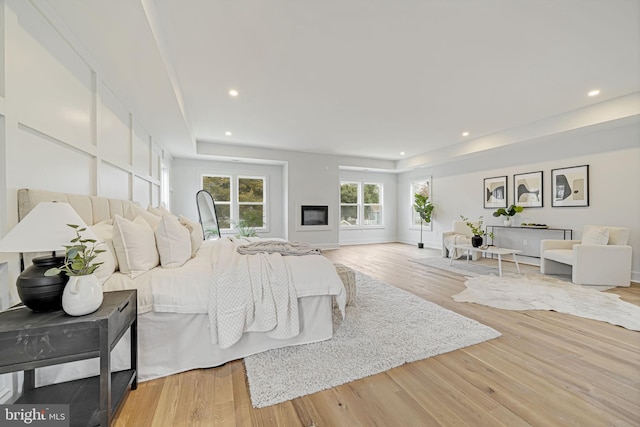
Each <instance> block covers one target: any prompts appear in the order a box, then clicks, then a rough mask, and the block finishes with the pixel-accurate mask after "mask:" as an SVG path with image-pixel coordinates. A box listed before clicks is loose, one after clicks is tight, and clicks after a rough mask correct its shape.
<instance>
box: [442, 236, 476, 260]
mask: <svg viewBox="0 0 640 427" xmlns="http://www.w3.org/2000/svg"><path fill="white" fill-rule="evenodd" d="M470 244H471V238H470V237H467V236H464V235H462V234H454V235H453V236H447V237H445V238H444V246H445V248H447V250H448V251H449V258H453V259H456V258H460V257H461V256H463V255H465V254H466V253H467V252H466V251H465V250H463V249H456V248H454V247H453V245H470Z"/></svg>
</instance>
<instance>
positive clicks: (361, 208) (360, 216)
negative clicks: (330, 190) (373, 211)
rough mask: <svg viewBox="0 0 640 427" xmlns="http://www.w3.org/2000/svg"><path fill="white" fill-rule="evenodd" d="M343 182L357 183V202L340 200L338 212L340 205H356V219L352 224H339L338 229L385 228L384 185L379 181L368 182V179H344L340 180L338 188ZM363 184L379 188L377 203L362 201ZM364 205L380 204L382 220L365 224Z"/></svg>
mask: <svg viewBox="0 0 640 427" xmlns="http://www.w3.org/2000/svg"><path fill="white" fill-rule="evenodd" d="M344 184H357V185H358V202H357V203H342V202H340V212H339V214H341V213H342V206H356V207H357V208H358V221H357V223H356V224H354V225H342V224H340V230H374V229H383V228H385V216H386V215H385V214H384V203H383V202H384V197H383V195H384V185H383V184H382V183H381V182H369V181H355V180H344V181H340V188H342V185H344ZM365 185H377V186H378V188H380V202H379V203H364V187H365ZM365 206H380V210H381V215H382V221H381V224H374V225H365V224H363V222H364V207H365Z"/></svg>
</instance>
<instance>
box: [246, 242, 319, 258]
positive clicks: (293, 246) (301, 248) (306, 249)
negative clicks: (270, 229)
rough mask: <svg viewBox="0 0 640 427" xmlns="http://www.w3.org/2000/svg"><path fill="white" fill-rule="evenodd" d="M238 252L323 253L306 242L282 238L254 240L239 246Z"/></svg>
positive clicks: (248, 253) (253, 253)
mask: <svg viewBox="0 0 640 427" xmlns="http://www.w3.org/2000/svg"><path fill="white" fill-rule="evenodd" d="M238 253H240V254H242V255H255V254H259V253H267V254H273V253H279V254H281V255H297V256H300V255H322V251H321V250H320V249H317V248H312V247H311V246H309V245H308V244H306V243H300V242H293V243H292V242H286V241H281V240H264V241H260V242H253V243H250V244H248V245H242V246H239V247H238Z"/></svg>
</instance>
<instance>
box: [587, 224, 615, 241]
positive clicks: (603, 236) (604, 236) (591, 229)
mask: <svg viewBox="0 0 640 427" xmlns="http://www.w3.org/2000/svg"><path fill="white" fill-rule="evenodd" d="M607 243H609V229H608V228H607V227H596V226H588V227H585V228H584V234H583V235H582V244H583V245H606V244H607Z"/></svg>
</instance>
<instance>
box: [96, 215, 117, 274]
mask: <svg viewBox="0 0 640 427" xmlns="http://www.w3.org/2000/svg"><path fill="white" fill-rule="evenodd" d="M110 222H111V220H105V221H100V222H99V223H97V224H95V225H93V226H91V227H89V228H90V229H91V231H93V234H95V235H96V237H97V238H98V239H97V240H98V242H99V243H98V244H97V245H96V249H102V250H104V251H105V252H102V253H99V254H98V255H97V256H96V259H95V262H101V263H102V265H101V266H100V267H98V268H97V269H96V271H95V275H96V276H97V277H98V283H100V284H103V283H104V282H105V280H107V279H108V278H109V276H111V275H112V274H113V272H114V271H116V270H117V269H118V259H117V258H116V251H115V249H114V248H113V225H112V224H110Z"/></svg>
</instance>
